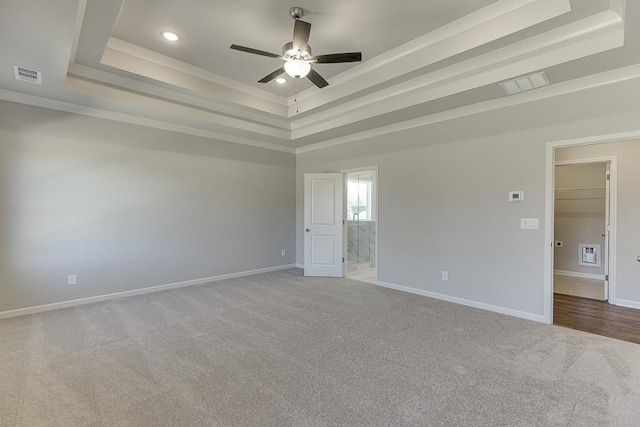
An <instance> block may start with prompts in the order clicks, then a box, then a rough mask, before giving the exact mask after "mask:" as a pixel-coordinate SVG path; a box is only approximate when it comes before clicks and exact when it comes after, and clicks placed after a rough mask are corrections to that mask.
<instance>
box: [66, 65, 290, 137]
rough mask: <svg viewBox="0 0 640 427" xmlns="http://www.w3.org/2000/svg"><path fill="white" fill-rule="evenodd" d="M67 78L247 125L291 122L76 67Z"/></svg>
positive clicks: (282, 125) (279, 125)
mask: <svg viewBox="0 0 640 427" xmlns="http://www.w3.org/2000/svg"><path fill="white" fill-rule="evenodd" d="M67 74H68V75H69V76H72V77H78V78H81V79H84V80H89V81H93V82H95V83H98V84H103V85H105V86H110V87H114V88H124V89H127V90H129V91H130V92H136V93H141V94H144V95H148V96H150V97H152V98H159V99H163V100H166V101H170V102H174V103H176V104H181V105H186V106H194V107H195V108H199V109H203V110H208V111H211V112H212V113H216V114H221V115H224V116H229V117H236V118H239V119H243V120H247V121H249V122H254V123H260V124H263V125H266V126H270V127H273V128H276V129H280V130H285V131H288V132H290V131H291V122H290V121H288V120H287V119H283V118H279V117H275V116H270V115H267V114H264V113H259V112H257V111H254V110H249V109H243V108H240V107H238V106H229V105H227V104H222V103H219V102H215V101H212V100H209V99H205V98H201V97H199V96H195V95H192V94H189V93H185V92H182V91H180V90H179V88H173V87H171V88H167V87H163V86H160V85H156V84H150V83H146V82H141V81H139V80H134V79H132V78H130V77H125V76H121V75H119V74H113V73H109V72H106V71H102V70H98V69H95V68H91V67H87V66H84V65H80V64H76V63H74V64H71V66H70V67H69V69H68V73H67Z"/></svg>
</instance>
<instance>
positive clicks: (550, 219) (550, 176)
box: [544, 130, 640, 324]
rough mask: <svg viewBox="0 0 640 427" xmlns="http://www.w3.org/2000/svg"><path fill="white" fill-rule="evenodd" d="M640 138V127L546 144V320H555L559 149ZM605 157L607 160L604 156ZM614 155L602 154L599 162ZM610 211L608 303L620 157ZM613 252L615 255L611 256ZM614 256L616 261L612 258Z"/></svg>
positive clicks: (612, 298)
mask: <svg viewBox="0 0 640 427" xmlns="http://www.w3.org/2000/svg"><path fill="white" fill-rule="evenodd" d="M638 138H640V130H639V131H633V132H625V133H619V134H611V135H599V136H592V137H586V138H578V139H569V140H563V141H552V142H548V143H547V147H546V167H545V237H544V259H545V263H544V321H545V323H548V324H553V251H554V245H555V243H554V231H555V230H554V213H555V167H556V149H557V148H568V147H580V146H585V145H596V144H606V143H611V142H621V141H629V140H634V139H638ZM603 159H604V160H603ZM610 159H612V158H611V157H601V158H600V161H599V162H600V163H604V162H606V161H609V160H610ZM610 174H611V177H610V198H611V200H610V215H611V232H610V233H609V304H613V305H617V297H616V280H617V266H616V263H615V256H616V249H617V220H618V214H617V210H618V163H617V157H615V158H614V159H613V161H612V162H611V168H610ZM612 255H613V258H612ZM611 260H613V262H611Z"/></svg>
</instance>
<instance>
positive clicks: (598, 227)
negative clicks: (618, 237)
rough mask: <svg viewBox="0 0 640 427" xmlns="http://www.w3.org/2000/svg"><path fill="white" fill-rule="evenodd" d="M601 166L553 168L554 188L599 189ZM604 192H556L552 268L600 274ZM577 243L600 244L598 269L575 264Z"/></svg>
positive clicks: (602, 177) (602, 184)
mask: <svg viewBox="0 0 640 427" xmlns="http://www.w3.org/2000/svg"><path fill="white" fill-rule="evenodd" d="M606 171H607V168H606V165H605V164H604V163H596V164H585V165H564V166H556V189H558V188H564V189H568V188H601V187H605V185H606ZM605 195H606V191H605V190H588V191H582V190H579V191H578V190H572V191H561V192H558V191H556V201H555V224H554V234H555V240H561V241H562V242H563V244H564V246H563V247H561V248H559V247H556V248H555V249H554V268H555V269H556V270H562V271H571V272H575V273H588V274H597V275H604V237H602V233H604V231H605V204H606V203H605ZM581 243H585V244H593V245H600V252H601V253H600V267H595V266H593V267H592V266H582V265H579V254H580V250H579V245H580V244H581Z"/></svg>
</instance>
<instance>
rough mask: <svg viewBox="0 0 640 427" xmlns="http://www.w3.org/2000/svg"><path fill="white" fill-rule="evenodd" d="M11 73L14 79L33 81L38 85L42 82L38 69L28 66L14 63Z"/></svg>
mask: <svg viewBox="0 0 640 427" xmlns="http://www.w3.org/2000/svg"><path fill="white" fill-rule="evenodd" d="M13 75H14V76H15V77H16V80H21V81H23V82H30V83H35V84H38V85H40V84H42V73H41V72H40V71H35V70H30V69H28V68H24V67H18V66H17V65H14V66H13Z"/></svg>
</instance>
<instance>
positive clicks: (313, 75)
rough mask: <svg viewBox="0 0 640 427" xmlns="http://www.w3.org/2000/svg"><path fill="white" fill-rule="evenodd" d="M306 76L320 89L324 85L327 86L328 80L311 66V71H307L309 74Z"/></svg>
mask: <svg viewBox="0 0 640 427" xmlns="http://www.w3.org/2000/svg"><path fill="white" fill-rule="evenodd" d="M307 77H308V78H309V80H311V82H312V83H313V84H314V85H316V86H318V87H319V88H320V89H322V88H323V87H325V86H329V82H327V81H326V80H325V79H324V78H323V77H322V76H321V75H320V74H318V73H317V71H316V70H314V69H313V68H312V69H311V71H309V74H307Z"/></svg>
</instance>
